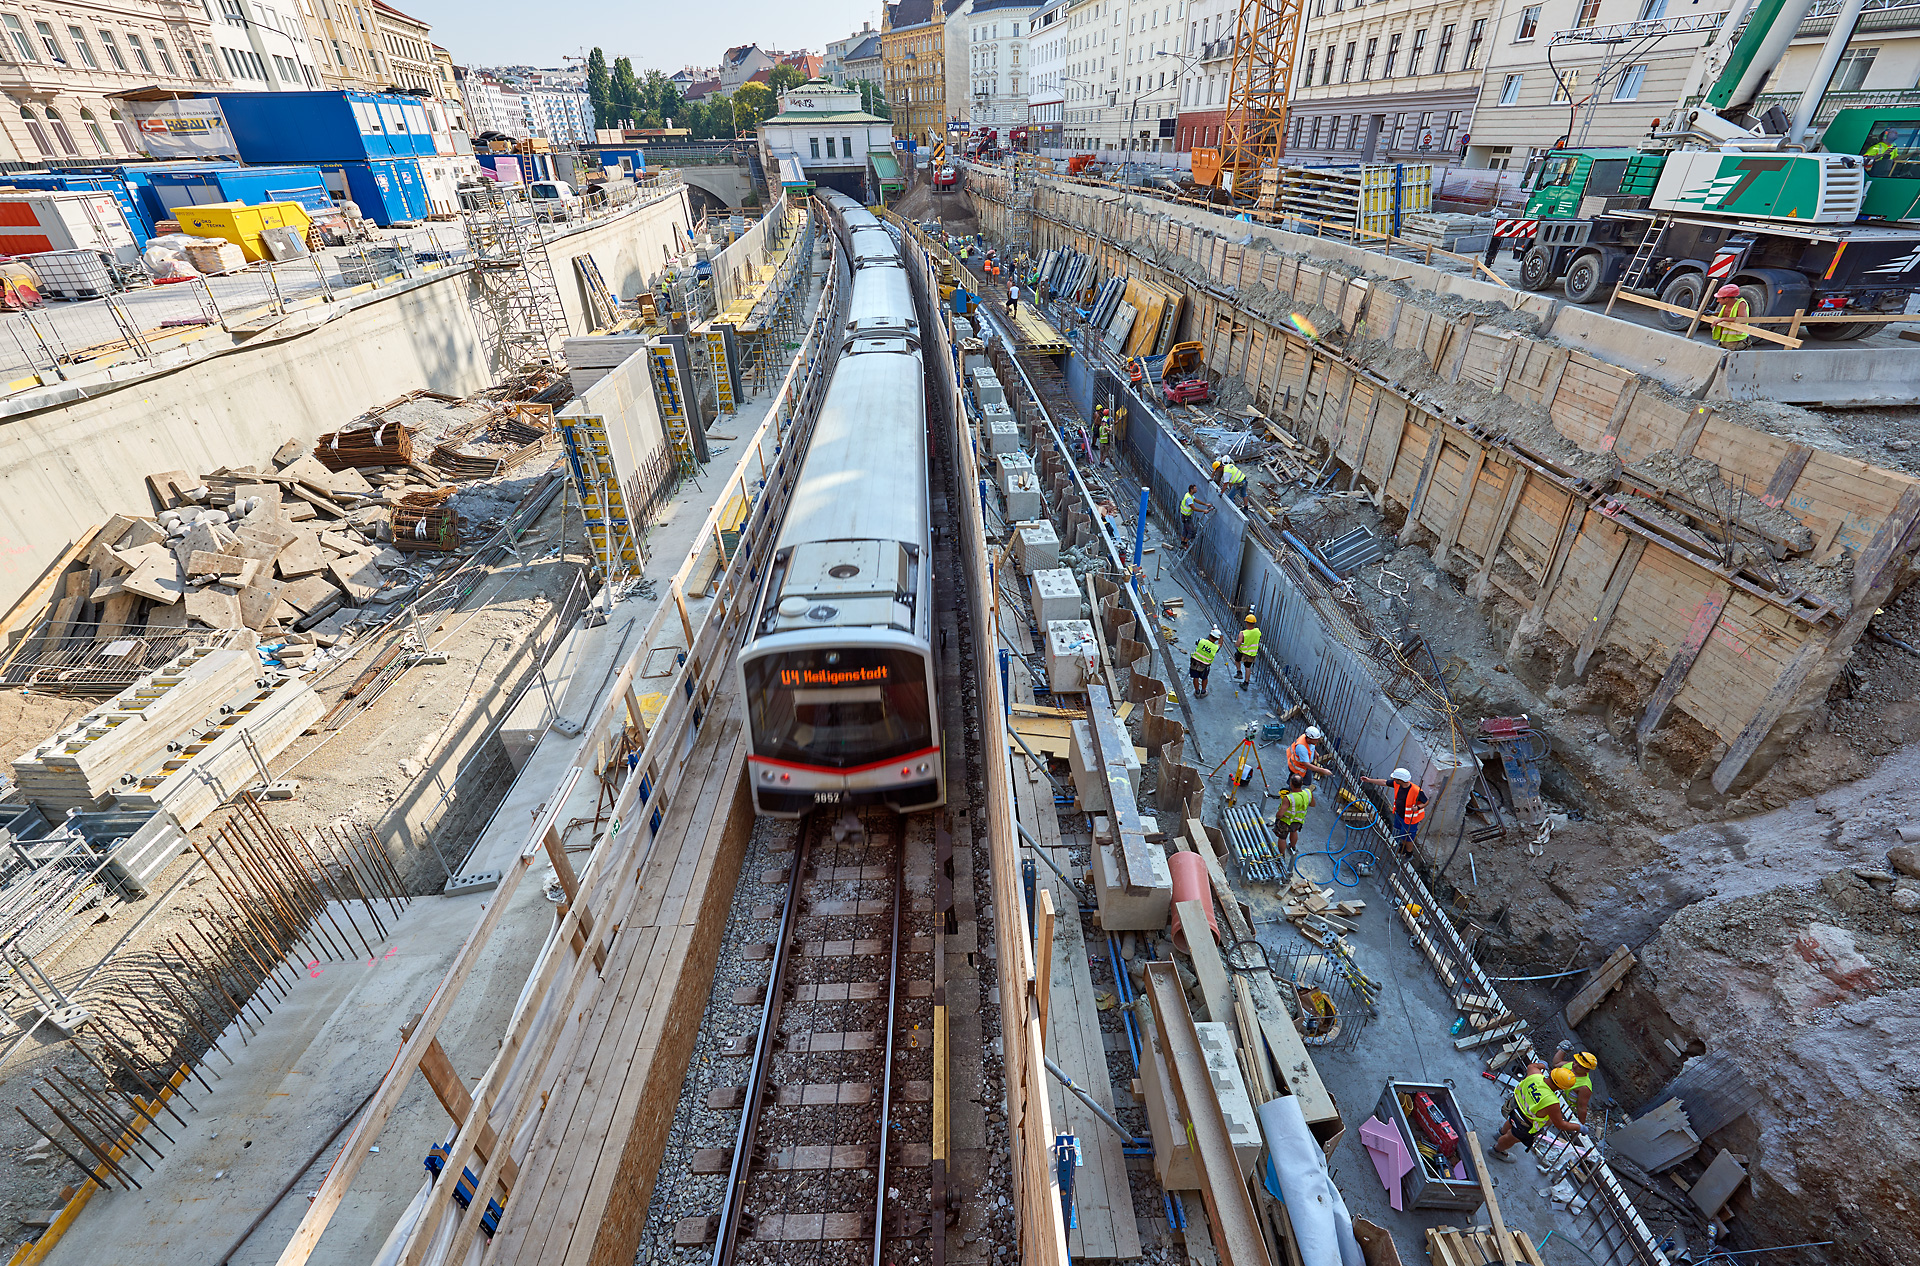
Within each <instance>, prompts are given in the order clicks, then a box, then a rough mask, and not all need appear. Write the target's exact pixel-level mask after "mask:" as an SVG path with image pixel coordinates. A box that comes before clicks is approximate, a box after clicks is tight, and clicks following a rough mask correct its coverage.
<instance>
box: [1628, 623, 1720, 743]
mask: <svg viewBox="0 0 1920 1266" xmlns="http://www.w3.org/2000/svg"><path fill="white" fill-rule="evenodd" d="M1730 592H1731V591H1730V590H1728V589H1726V588H1724V587H1722V588H1717V589H1715V590H1714V591H1713V592H1712V593H1709V594H1708V595H1707V596H1706V597H1704V598H1702V599H1701V600H1700V605H1699V606H1697V607H1695V608H1694V611H1693V619H1692V621H1691V622H1690V623H1689V624H1688V625H1687V636H1686V640H1685V641H1683V642H1682V643H1681V644H1680V649H1679V650H1677V651H1675V652H1674V653H1673V658H1672V659H1671V660H1669V661H1668V662H1667V670H1666V672H1664V673H1662V674H1661V676H1660V684H1659V685H1658V686H1656V687H1654V691H1653V696H1652V697H1651V698H1649V699H1648V700H1647V710H1646V712H1645V713H1643V714H1642V715H1641V717H1640V725H1639V738H1640V742H1641V743H1642V744H1643V745H1644V744H1645V743H1646V741H1647V739H1648V738H1649V737H1651V736H1652V734H1653V732H1654V730H1655V729H1656V728H1657V727H1658V726H1659V724H1660V719H1661V718H1662V717H1663V716H1665V715H1666V712H1667V705H1668V704H1670V703H1672V702H1673V697H1674V696H1675V695H1677V694H1679V693H1680V687H1681V686H1683V685H1685V684H1686V681H1687V674H1688V673H1689V672H1691V671H1693V662H1694V661H1695V660H1696V659H1698V658H1700V648H1701V647H1703V646H1705V645H1706V644H1707V639H1708V638H1709V637H1711V636H1712V635H1713V629H1714V626H1715V625H1717V624H1718V623H1720V613H1721V612H1722V611H1724V610H1725V609H1726V606H1727V597H1728V595H1729V594H1730Z"/></svg>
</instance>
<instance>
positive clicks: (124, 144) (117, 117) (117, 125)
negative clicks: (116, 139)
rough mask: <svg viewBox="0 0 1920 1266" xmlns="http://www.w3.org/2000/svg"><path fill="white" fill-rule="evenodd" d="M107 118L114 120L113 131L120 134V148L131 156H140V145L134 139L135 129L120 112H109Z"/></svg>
mask: <svg viewBox="0 0 1920 1266" xmlns="http://www.w3.org/2000/svg"><path fill="white" fill-rule="evenodd" d="M107 117H108V118H110V119H112V120H113V130H114V131H115V132H118V133H119V134H120V148H121V149H123V150H125V151H126V152H127V153H129V154H138V153H139V152H140V145H139V143H138V142H136V141H135V140H134V139H133V127H132V125H131V124H129V123H128V122H127V120H126V118H125V117H124V116H123V115H122V114H121V113H120V111H118V110H109V111H107Z"/></svg>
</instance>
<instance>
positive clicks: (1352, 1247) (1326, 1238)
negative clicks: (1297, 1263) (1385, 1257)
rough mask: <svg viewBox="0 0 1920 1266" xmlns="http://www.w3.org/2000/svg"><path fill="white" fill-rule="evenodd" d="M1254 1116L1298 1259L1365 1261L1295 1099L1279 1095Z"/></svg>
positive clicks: (1346, 1265)
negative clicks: (1297, 1248)
mask: <svg viewBox="0 0 1920 1266" xmlns="http://www.w3.org/2000/svg"><path fill="white" fill-rule="evenodd" d="M1255 1115H1256V1116H1258V1117H1259V1118H1260V1133H1261V1134H1263V1135H1265V1136H1266V1140H1267V1159H1268V1160H1269V1161H1271V1162H1272V1164H1273V1172H1274V1176H1275V1177H1276V1178H1278V1179H1279V1182H1280V1190H1281V1192H1282V1193H1284V1195H1285V1198H1286V1202H1287V1216H1288V1217H1289V1218H1291V1219H1292V1221H1293V1234H1294V1238H1295V1239H1297V1240H1298V1241H1299V1242H1300V1260H1301V1261H1303V1262H1307V1263H1310V1266H1333V1264H1334V1263H1335V1262H1338V1263H1339V1264H1340V1266H1366V1259H1365V1258H1364V1257H1363V1256H1361V1253H1360V1241H1358V1240H1356V1239H1354V1238H1353V1215H1352V1214H1350V1213H1348V1212H1347V1202H1346V1201H1345V1200H1343V1199H1341V1198H1340V1189H1339V1188H1338V1187H1336V1186H1334V1185H1333V1178H1332V1177H1331V1176H1330V1175H1329V1174H1328V1173H1327V1154H1326V1153H1325V1152H1323V1151H1321V1150H1320V1141H1319V1140H1318V1139H1316V1138H1314V1137H1313V1131H1312V1130H1310V1129H1308V1128H1307V1119H1306V1117H1304V1116H1302V1115H1301V1113H1300V1101H1299V1100H1298V1099H1296V1098H1294V1097H1293V1096H1292V1095H1282V1096H1281V1097H1280V1098H1278V1099H1274V1100H1271V1101H1269V1102H1267V1103H1263V1104H1261V1105H1260V1108H1259V1111H1258V1112H1257V1113H1255Z"/></svg>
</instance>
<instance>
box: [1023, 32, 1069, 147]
mask: <svg viewBox="0 0 1920 1266" xmlns="http://www.w3.org/2000/svg"><path fill="white" fill-rule="evenodd" d="M1070 4H1071V0H1047V2H1046V3H1044V4H1042V5H1041V6H1040V7H1039V8H1037V9H1035V10H1033V12H1031V13H1029V14H1028V15H1027V57H1028V59H1029V60H1030V61H1031V62H1032V67H1031V69H1030V70H1029V71H1028V73H1027V148H1028V149H1031V150H1043V149H1058V148H1060V146H1061V144H1062V141H1061V124H1062V122H1063V120H1064V117H1065V107H1066V99H1067V97H1066V83H1065V81H1064V79H1063V78H1062V76H1064V75H1065V74H1066V65H1067V61H1066V58H1067V23H1066V12H1067V9H1068V7H1069V6H1070Z"/></svg>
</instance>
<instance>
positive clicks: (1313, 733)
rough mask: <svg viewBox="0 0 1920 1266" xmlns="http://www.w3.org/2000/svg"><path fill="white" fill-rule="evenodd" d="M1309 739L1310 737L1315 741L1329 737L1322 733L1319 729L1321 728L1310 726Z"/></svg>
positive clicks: (1308, 728) (1308, 729)
mask: <svg viewBox="0 0 1920 1266" xmlns="http://www.w3.org/2000/svg"><path fill="white" fill-rule="evenodd" d="M1307 737H1308V738H1310V739H1315V740H1319V739H1323V738H1325V737H1327V736H1326V735H1324V734H1322V733H1321V732H1320V727H1319V726H1317V725H1309V726H1308V727H1307Z"/></svg>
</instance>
